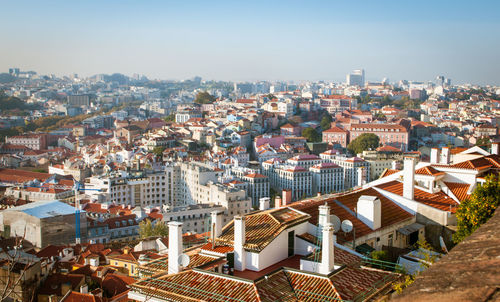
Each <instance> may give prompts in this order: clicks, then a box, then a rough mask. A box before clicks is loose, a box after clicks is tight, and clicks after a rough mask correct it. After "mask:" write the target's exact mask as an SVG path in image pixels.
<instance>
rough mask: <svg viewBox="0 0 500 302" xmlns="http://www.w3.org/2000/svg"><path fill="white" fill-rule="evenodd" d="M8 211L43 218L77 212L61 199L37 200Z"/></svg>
mask: <svg viewBox="0 0 500 302" xmlns="http://www.w3.org/2000/svg"><path fill="white" fill-rule="evenodd" d="M7 211H18V212H24V213H26V214H28V215H30V216H34V217H36V218H40V219H42V218H49V217H54V216H60V215H71V214H74V213H75V208H74V207H72V206H70V205H69V204H66V203H64V202H61V201H59V200H51V201H36V202H32V203H28V204H25V205H22V206H18V207H14V208H10V209H7ZM81 212H85V211H81Z"/></svg>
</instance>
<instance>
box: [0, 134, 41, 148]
mask: <svg viewBox="0 0 500 302" xmlns="http://www.w3.org/2000/svg"><path fill="white" fill-rule="evenodd" d="M5 142H6V143H7V144H12V145H18V146H26V147H28V148H30V149H33V150H44V149H47V134H24V135H17V136H11V137H6V138H5Z"/></svg>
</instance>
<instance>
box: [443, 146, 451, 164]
mask: <svg viewBox="0 0 500 302" xmlns="http://www.w3.org/2000/svg"><path fill="white" fill-rule="evenodd" d="M441 163H442V164H444V165H448V164H449V163H450V148H448V147H444V148H443V149H442V150H441Z"/></svg>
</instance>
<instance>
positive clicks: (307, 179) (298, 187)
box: [262, 161, 312, 200]
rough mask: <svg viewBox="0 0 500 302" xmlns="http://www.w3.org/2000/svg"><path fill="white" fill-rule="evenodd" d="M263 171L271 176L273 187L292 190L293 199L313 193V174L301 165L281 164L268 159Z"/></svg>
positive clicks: (278, 189) (263, 165)
mask: <svg viewBox="0 0 500 302" xmlns="http://www.w3.org/2000/svg"><path fill="white" fill-rule="evenodd" d="M262 172H263V174H264V175H266V176H267V177H269V180H270V184H271V188H273V189H275V190H277V191H282V190H285V189H286V190H291V191H292V200H299V199H300V198H302V197H305V196H310V195H311V194H312V190H311V189H312V174H311V172H310V171H309V170H306V169H305V168H303V167H301V166H291V165H279V164H274V163H273V162H270V161H266V162H264V163H262Z"/></svg>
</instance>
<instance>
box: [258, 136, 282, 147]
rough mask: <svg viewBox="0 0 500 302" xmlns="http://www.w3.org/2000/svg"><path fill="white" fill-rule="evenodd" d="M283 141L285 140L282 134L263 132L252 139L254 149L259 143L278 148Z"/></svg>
mask: <svg viewBox="0 0 500 302" xmlns="http://www.w3.org/2000/svg"><path fill="white" fill-rule="evenodd" d="M284 142H285V137H284V136H283V135H270V134H264V135H260V136H257V137H256V138H255V139H254V146H255V149H257V147H259V146H261V145H264V144H269V145H270V146H271V147H273V148H275V149H279V148H280V147H281V145H282V144H283V143H284Z"/></svg>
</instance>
